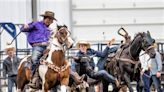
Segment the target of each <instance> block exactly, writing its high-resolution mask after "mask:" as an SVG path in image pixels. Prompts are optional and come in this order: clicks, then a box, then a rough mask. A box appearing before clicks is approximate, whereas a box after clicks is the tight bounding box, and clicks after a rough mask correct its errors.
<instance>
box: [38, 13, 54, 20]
mask: <svg viewBox="0 0 164 92" xmlns="http://www.w3.org/2000/svg"><path fill="white" fill-rule="evenodd" d="M40 16H42V17H49V18H52V19H54V20H56V19H55V17H54V16H55V13H54V12H51V11H45V13H44V14H41V15H40Z"/></svg>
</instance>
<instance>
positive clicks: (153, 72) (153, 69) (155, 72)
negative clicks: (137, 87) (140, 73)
mask: <svg viewBox="0 0 164 92" xmlns="http://www.w3.org/2000/svg"><path fill="white" fill-rule="evenodd" d="M155 51H156V55H155V58H152V59H151V62H150V65H149V67H150V76H151V79H150V85H151V84H152V83H154V86H155V88H156V90H157V92H162V89H161V81H160V77H161V71H162V61H161V55H160V53H159V52H158V51H157V50H155Z"/></svg>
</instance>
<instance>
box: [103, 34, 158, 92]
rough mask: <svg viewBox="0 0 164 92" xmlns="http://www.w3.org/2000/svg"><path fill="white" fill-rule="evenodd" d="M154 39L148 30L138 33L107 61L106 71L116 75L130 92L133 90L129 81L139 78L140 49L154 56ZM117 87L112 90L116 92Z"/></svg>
mask: <svg viewBox="0 0 164 92" xmlns="http://www.w3.org/2000/svg"><path fill="white" fill-rule="evenodd" d="M154 41H155V40H154V39H152V37H151V36H150V33H149V32H147V33H145V32H143V33H138V34H137V35H136V36H135V37H134V39H133V40H132V42H131V43H130V44H129V46H126V47H124V48H121V49H120V50H118V51H117V52H116V55H115V56H114V57H111V59H109V62H108V63H107V66H106V69H107V71H108V72H109V73H110V74H112V75H114V76H115V77H117V78H118V80H119V81H120V82H121V84H125V85H127V87H128V88H129V91H130V92H133V89H132V86H131V84H130V82H131V81H133V80H136V81H139V80H140V69H139V68H138V65H139V54H140V52H141V50H144V51H145V52H146V53H148V54H149V56H150V57H151V58H152V57H154V56H155V51H154V46H153V44H154ZM145 62H146V61H145ZM119 89H120V88H115V89H114V90H116V92H118V91H119ZM104 92H105V91H104Z"/></svg>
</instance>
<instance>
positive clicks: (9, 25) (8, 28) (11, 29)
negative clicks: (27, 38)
mask: <svg viewBox="0 0 164 92" xmlns="http://www.w3.org/2000/svg"><path fill="white" fill-rule="evenodd" d="M0 25H1V27H2V28H3V29H5V30H6V31H7V32H8V33H9V34H10V35H11V36H12V37H13V38H14V37H15V36H16V27H15V25H14V24H13V23H0Z"/></svg>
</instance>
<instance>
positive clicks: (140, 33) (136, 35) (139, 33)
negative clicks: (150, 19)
mask: <svg viewBox="0 0 164 92" xmlns="http://www.w3.org/2000/svg"><path fill="white" fill-rule="evenodd" d="M142 34H143V33H142V32H138V33H136V34H135V35H134V38H133V40H132V41H131V43H130V44H132V43H133V42H134V40H135V39H136V38H137V37H138V36H139V35H142Z"/></svg>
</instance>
